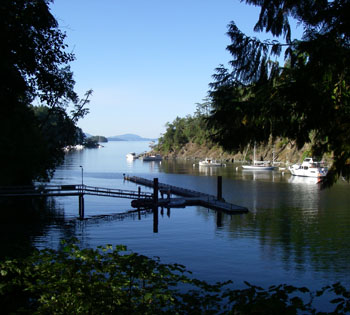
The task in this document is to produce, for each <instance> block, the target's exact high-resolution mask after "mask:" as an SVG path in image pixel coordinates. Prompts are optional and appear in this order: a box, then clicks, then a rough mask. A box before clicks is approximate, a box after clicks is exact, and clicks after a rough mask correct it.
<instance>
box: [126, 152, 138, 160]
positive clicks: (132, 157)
mask: <svg viewBox="0 0 350 315" xmlns="http://www.w3.org/2000/svg"><path fill="white" fill-rule="evenodd" d="M126 158H127V159H128V160H135V159H137V155H136V153H135V152H130V153H128V154H127V155H126Z"/></svg>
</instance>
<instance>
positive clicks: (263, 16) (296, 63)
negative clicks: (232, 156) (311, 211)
mask: <svg viewBox="0 0 350 315" xmlns="http://www.w3.org/2000/svg"><path fill="white" fill-rule="evenodd" d="M246 3H248V4H254V5H257V6H260V7H261V12H260V16H259V20H258V22H257V24H256V25H255V30H256V31H260V32H261V31H265V32H270V33H271V34H272V35H273V36H280V37H282V38H284V42H283V43H281V42H279V41H277V40H271V41H264V42H261V41H259V40H258V39H256V38H250V37H247V36H246V35H244V34H243V33H241V32H240V30H239V29H238V28H237V27H236V25H235V24H234V23H233V22H232V23H231V24H230V25H229V31H228V35H229V36H230V38H231V40H232V44H231V45H229V46H228V47H227V49H228V50H229V51H230V53H231V54H232V56H233V60H232V61H231V63H230V64H231V66H232V70H231V71H229V70H228V69H226V68H225V67H223V66H221V67H219V68H218V69H217V72H216V74H215V75H214V79H215V82H213V83H212V84H211V91H210V96H211V98H212V102H213V108H212V114H211V116H210V117H209V119H208V122H209V125H210V126H211V127H213V128H214V129H215V133H214V135H213V140H214V141H217V142H219V143H220V144H221V145H223V146H224V147H225V148H227V149H231V150H241V149H242V148H243V147H244V146H245V145H247V144H248V143H250V142H254V141H256V142H258V143H264V142H267V141H268V140H269V137H270V136H271V135H272V136H273V137H274V138H276V137H284V138H288V139H290V140H293V141H295V142H296V144H297V145H298V147H299V148H301V147H302V146H303V145H304V144H305V143H312V153H313V155H314V156H315V157H322V156H323V154H325V153H332V154H333V160H334V163H333V165H332V167H331V169H330V171H329V173H328V176H327V180H326V181H325V182H324V185H325V186H329V185H331V184H333V183H334V182H335V181H336V180H337V179H338V178H339V176H343V177H344V178H346V179H347V180H349V179H350V145H349V143H350V133H349V130H350V102H349V101H350V91H349V82H350V74H349V69H350V22H349V21H350V2H349V1H311V0H303V1H284V0H278V1H258V0H247V1H246ZM291 17H293V18H294V19H296V20H297V21H298V22H299V23H300V24H301V25H302V26H303V29H304V35H303V38H302V39H301V40H294V41H292V40H291V28H290V24H289V18H291ZM282 53H284V56H285V60H286V63H285V64H284V65H283V66H281V65H280V64H279V63H278V62H277V61H276V58H275V57H276V56H279V55H280V54H282Z"/></svg>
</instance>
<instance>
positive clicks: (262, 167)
mask: <svg viewBox="0 0 350 315" xmlns="http://www.w3.org/2000/svg"><path fill="white" fill-rule="evenodd" d="M242 168H243V169H245V170H250V171H273V170H274V169H275V167H274V166H273V165H270V162H269V161H255V160H254V164H252V165H242Z"/></svg>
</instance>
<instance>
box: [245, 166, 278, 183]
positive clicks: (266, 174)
mask: <svg viewBox="0 0 350 315" xmlns="http://www.w3.org/2000/svg"><path fill="white" fill-rule="evenodd" d="M280 177H281V173H279V172H276V171H264V170H261V171H259V170H245V169H244V170H242V178H243V179H244V180H264V181H272V182H274V181H275V179H276V178H278V179H280Z"/></svg>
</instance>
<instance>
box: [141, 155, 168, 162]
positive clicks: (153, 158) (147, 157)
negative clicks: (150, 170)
mask: <svg viewBox="0 0 350 315" xmlns="http://www.w3.org/2000/svg"><path fill="white" fill-rule="evenodd" d="M142 160H143V161H161V160H163V158H162V156H161V155H160V154H156V155H145V156H144V157H143V158H142Z"/></svg>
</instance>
